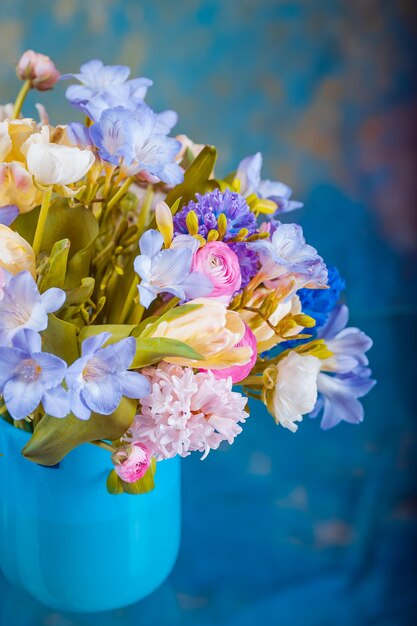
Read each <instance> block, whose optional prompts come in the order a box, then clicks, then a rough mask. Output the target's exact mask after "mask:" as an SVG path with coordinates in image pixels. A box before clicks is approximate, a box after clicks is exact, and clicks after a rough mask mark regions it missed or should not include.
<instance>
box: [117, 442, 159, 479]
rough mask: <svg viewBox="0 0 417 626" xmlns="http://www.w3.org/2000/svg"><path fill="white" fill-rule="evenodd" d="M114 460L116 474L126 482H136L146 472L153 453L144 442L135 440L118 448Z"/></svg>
mask: <svg viewBox="0 0 417 626" xmlns="http://www.w3.org/2000/svg"><path fill="white" fill-rule="evenodd" d="M112 461H113V464H114V470H115V472H116V474H117V475H118V476H119V477H120V478H121V479H122V480H124V481H125V483H134V482H136V481H137V480H139V478H142V477H143V476H144V475H145V474H146V472H147V470H148V467H149V465H150V463H151V455H150V452H149V450H148V448H147V447H146V446H145V445H144V444H143V443H139V442H135V443H132V444H127V445H124V446H120V448H117V450H116V452H114V453H113V455H112Z"/></svg>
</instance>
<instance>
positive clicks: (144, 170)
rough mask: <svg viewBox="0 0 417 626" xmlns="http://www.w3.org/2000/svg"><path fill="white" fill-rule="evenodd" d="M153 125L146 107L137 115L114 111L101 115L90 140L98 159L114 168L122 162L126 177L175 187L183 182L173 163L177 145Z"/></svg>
mask: <svg viewBox="0 0 417 626" xmlns="http://www.w3.org/2000/svg"><path fill="white" fill-rule="evenodd" d="M157 122H158V119H157V116H156V114H155V113H154V112H153V111H152V110H151V109H150V108H149V107H143V108H141V109H140V110H139V111H129V110H127V109H125V108H123V107H115V108H112V109H108V110H106V111H104V113H103V114H102V115H101V117H100V121H99V122H98V123H96V124H94V125H93V126H92V127H91V128H90V137H91V139H92V141H93V143H94V144H95V145H96V146H97V148H98V152H99V155H100V157H101V158H102V159H104V160H105V161H108V162H109V163H113V164H114V165H116V164H118V163H120V162H121V161H123V165H124V166H125V168H126V169H127V171H128V173H129V174H130V175H134V174H141V175H142V177H144V178H147V179H149V180H152V181H153V182H156V181H159V180H162V181H164V182H165V183H168V184H172V185H176V184H177V183H179V182H181V181H182V180H183V171H182V169H181V168H180V166H179V165H178V164H177V163H175V161H174V159H175V157H176V155H177V154H178V152H179V151H180V149H181V144H180V142H179V141H177V140H176V139H172V138H171V137H167V136H166V135H165V134H162V133H161V132H158V124H157ZM159 130H160V129H159Z"/></svg>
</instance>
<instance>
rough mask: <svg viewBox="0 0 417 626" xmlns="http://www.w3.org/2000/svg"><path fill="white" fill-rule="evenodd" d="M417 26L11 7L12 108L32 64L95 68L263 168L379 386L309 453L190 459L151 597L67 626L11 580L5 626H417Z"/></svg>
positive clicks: (262, 428)
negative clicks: (339, 302)
mask: <svg viewBox="0 0 417 626" xmlns="http://www.w3.org/2000/svg"><path fill="white" fill-rule="evenodd" d="M415 18H416V10H415V4H414V3H413V2H411V1H408V2H407V0H401V1H398V2H390V1H389V0H386V1H384V0H372V1H368V2H363V1H360V0H350V1H347V0H346V1H345V0H321V1H317V2H309V1H308V0H304V1H302V0H298V1H290V0H288V1H284V0H278V1H272V0H240V1H238V0H236V1H234V0H223V1H221V0H194V1H192V0H188V1H187V0H176V1H175V2H172V1H169V0H166V1H165V0H164V1H162V0H144V1H139V0H136V1H135V0H124V1H122V0H102V1H99V0H55V2H49V1H48V2H45V1H42V0H40V1H37V2H29V0H27V1H24V0H2V4H1V6H0V81H1V85H0V96H1V100H2V101H7V100H10V99H12V98H13V97H14V94H15V93H16V89H17V87H18V85H17V81H16V79H15V77H14V73H13V69H12V67H11V66H12V64H13V63H14V62H15V60H16V59H17V57H18V56H19V54H20V52H22V51H23V50H24V49H26V48H28V47H31V48H34V49H35V50H39V51H43V52H45V53H47V54H49V55H50V56H52V57H53V58H54V60H55V61H56V64H57V66H58V67H59V69H60V70H61V71H63V72H64V71H74V70H75V69H77V68H78V67H79V65H80V64H81V63H82V62H83V61H85V60H89V59H91V58H94V57H98V58H102V59H103V60H104V61H105V62H108V63H125V64H128V65H130V66H131V67H132V69H133V73H134V74H140V75H145V76H148V77H150V78H152V79H153V80H154V82H155V85H154V87H153V88H152V89H151V91H150V95H149V99H148V100H149V102H150V104H152V105H153V106H154V107H155V108H157V109H163V108H167V107H169V108H173V109H175V110H177V111H178V112H179V114H180V123H179V126H178V130H179V131H181V132H186V133H187V134H188V135H189V136H190V137H192V138H193V139H194V140H196V141H198V142H207V143H212V144H215V145H216V146H217V147H218V149H219V151H220V159H219V165H220V169H221V170H223V172H224V173H225V172H227V170H228V169H232V168H233V167H234V166H235V165H236V163H237V161H238V160H239V159H241V158H242V157H244V156H246V155H247V154H252V153H254V152H255V151H257V150H260V151H262V153H263V154H264V158H265V166H264V167H265V170H264V173H265V174H266V175H267V176H268V177H270V178H273V179H274V178H278V179H281V180H284V181H285V182H287V183H289V184H290V185H291V186H292V187H293V188H294V196H295V198H296V199H300V200H303V201H304V202H305V208H304V209H303V210H302V211H300V212H299V213H298V214H297V215H295V217H296V218H298V219H300V220H301V223H302V224H303V227H304V229H305V231H306V234H307V238H308V239H309V241H310V242H311V243H313V244H314V245H316V246H317V247H318V248H319V250H320V252H321V253H322V255H323V256H324V257H325V258H326V260H327V261H328V262H329V263H331V264H337V265H338V266H339V269H340V271H341V273H342V274H343V275H344V276H345V278H346V279H347V282H348V289H347V297H348V301H349V302H350V304H351V312H352V321H353V322H354V323H355V324H357V325H360V326H361V327H362V328H364V329H365V330H366V331H367V332H368V334H370V335H371V336H373V337H374V339H375V346H374V349H373V351H372V352H371V353H370V358H371V361H372V365H373V369H374V371H375V374H376V377H377V378H378V380H379V384H378V386H377V387H376V388H375V389H374V391H373V392H372V394H371V395H370V397H369V398H367V399H366V401H365V405H366V412H367V417H366V422H365V423H364V424H363V425H362V426H361V427H351V426H348V425H341V426H340V427H339V428H337V429H335V430H333V431H330V432H327V433H322V432H320V431H319V429H318V424H317V423H316V422H314V421H309V422H305V423H303V424H302V426H301V427H300V429H299V431H298V433H297V435H296V436H294V435H292V434H291V433H289V432H286V431H284V430H283V429H279V428H277V427H276V426H275V425H274V424H273V423H272V420H271V419H270V418H269V417H268V416H267V415H266V413H265V412H264V411H263V410H260V409H259V408H257V409H256V410H254V411H253V412H252V416H251V419H250V420H249V422H248V425H247V427H246V430H245V432H244V434H243V435H241V436H240V437H239V439H238V440H237V442H236V444H235V445H234V446H233V448H231V449H227V450H224V451H222V452H218V453H215V454H213V455H210V457H209V458H208V459H207V461H205V462H204V463H203V464H200V462H199V460H198V458H192V459H187V460H186V461H185V462H184V463H183V467H184V475H185V476H184V534H183V546H182V552H181V555H180V558H179V560H178V564H177V566H176V568H175V570H174V572H173V574H172V576H171V578H170V580H169V582H168V583H166V584H165V585H164V586H163V587H162V588H161V589H160V590H159V591H158V592H157V593H156V594H154V595H153V596H152V597H151V598H149V599H147V600H146V601H144V602H143V603H141V604H140V605H138V606H136V607H132V608H130V609H127V610H126V611H121V612H118V613H117V614H116V613H115V614H108V615H105V616H99V617H97V618H90V617H89V618H81V617H78V618H75V617H71V616H57V615H51V614H49V612H48V611H47V610H44V609H42V608H41V607H39V606H36V605H35V604H34V603H32V601H30V600H29V599H27V598H22V597H21V596H16V595H15V593H14V592H12V591H11V589H10V588H9V587H8V586H7V585H6V583H5V582H4V581H3V580H2V579H1V580H0V618H1V619H2V620H3V621H1V622H0V623H1V625H2V626H3V624H4V625H6V624H7V625H8V624H13V626H32V625H37V624H54V626H55V625H56V626H58V625H59V626H64V625H65V626H74V625H77V626H78V625H79V624H80V625H81V624H82V625H84V624H86V625H87V624H88V625H89V626H92V624H93V623H94V624H96V623H97V624H100V626H106V625H107V624H109V625H110V624H111V625H113V624H124V625H126V626H127V625H128V624H131V623H132V624H138V623H141V624H143V625H147V624H158V625H159V624H161V625H165V624H193V625H195V626H198V625H200V624H202V625H203V624H205V625H212V624H227V625H230V626H245V625H246V624H248V625H249V624H250V625H252V624H253V623H254V622H256V621H262V620H263V621H265V622H268V623H270V624H280V625H281V626H286V625H287V624H294V623H298V624H300V625H302V626H322V625H327V624H332V625H333V624H337V625H339V624H340V625H342V626H343V625H346V626H354V625H355V626H356V625H361V626H362V625H364V626H365V625H366V626H367V625H368V624H369V625H371V624H376V625H378V626H380V625H381V626H403V625H404V626H407V625H408V624H412V617H411V616H412V614H413V610H414V611H415V609H416V605H415V594H413V587H414V583H415V576H414V574H415V570H414V565H413V559H412V551H413V548H415V547H416V511H417V508H416V496H415V489H414V487H415V484H414V481H413V469H415V459H416V435H417V428H416V418H415V412H413V409H414V406H415V404H414V401H415V394H414V389H413V387H415V383H414V379H415V353H414V346H413V345H412V344H413V340H414V335H415V328H416V319H415V299H414V297H413V296H414V293H415V287H416V272H415V266H416V264H415V241H416V230H417V218H416V215H417V212H416V208H415V207H416V202H415V198H416V195H417V194H416V192H417V184H416V180H417V178H416V176H415V165H416V158H415V155H416V130H415V126H413V115H414V114H415V112H416V108H417V106H416V103H417V86H416V83H415V80H414V78H413V71H412V70H413V68H412V63H413V52H414V53H415V47H416V46H415V35H416V28H415V23H416V19H415ZM43 100H44V102H45V104H46V106H47V108H48V110H49V111H50V114H51V117H52V120H53V121H54V122H59V121H62V120H63V119H74V112H73V111H72V110H71V109H70V108H69V107H68V106H67V104H66V103H65V101H64V98H63V88H62V87H58V88H57V89H56V90H55V91H53V92H51V93H47V94H45V97H44V98H43ZM33 101H34V100H32V102H33ZM27 112H29V109H28V110H27ZM414 343H415V341H414ZM118 560H120V555H118ZM117 569H118V571H120V570H119V568H117ZM16 603H18V604H19V610H18V611H17V609H16Z"/></svg>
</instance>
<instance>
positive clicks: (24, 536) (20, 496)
mask: <svg viewBox="0 0 417 626" xmlns="http://www.w3.org/2000/svg"><path fill="white" fill-rule="evenodd" d="M27 440H28V434H27V433H24V432H23V431H21V430H18V429H16V428H12V427H11V426H9V424H7V423H6V422H4V421H1V423H0V449H1V450H2V453H3V454H4V459H3V463H2V464H1V466H0V483H1V485H2V496H1V500H0V568H1V570H2V571H3V574H4V575H5V576H6V578H7V579H8V580H9V581H10V582H12V584H13V585H17V586H18V587H20V588H21V589H22V590H24V591H26V592H28V593H29V594H30V596H32V598H34V599H36V600H38V601H39V602H41V603H43V604H45V605H46V606H49V607H50V608H52V609H55V610H60V611H77V612H78V611H80V612H87V611H88V612H95V611H104V610H110V609H118V608H120V607H123V606H126V605H129V604H133V603H134V602H137V601H138V600H141V599H142V598H143V597H145V596H147V595H148V594H149V593H151V592H152V591H154V590H155V589H156V588H157V587H158V586H159V585H160V584H161V583H162V582H163V581H164V580H165V578H166V577H167V575H168V574H169V572H170V571H171V569H172V567H173V565H174V562H175V559H176V556H177V553H178V548H179V540H180V526H181V512H180V509H181V502H180V500H181V495H180V462H179V459H170V460H169V461H163V462H162V463H160V464H158V470H157V474H156V475H155V480H157V481H158V489H157V490H154V491H153V492H151V493H148V494H144V495H143V496H142V497H140V498H135V497H131V496H130V497H129V496H128V495H126V494H123V495H120V496H111V495H110V494H109V493H107V490H106V486H105V482H106V478H107V476H108V473H109V455H108V454H107V453H106V452H105V451H104V450H102V449H100V448H96V447H94V446H91V445H84V446H81V447H79V448H77V449H76V450H75V451H73V452H72V453H70V454H69V455H68V456H67V457H65V459H64V460H63V461H62V462H61V463H60V464H59V466H57V467H53V468H48V467H41V466H40V465H36V464H34V463H30V462H29V461H27V460H26V459H25V458H24V457H23V456H21V455H20V450H21V448H22V447H23V445H24V444H25V443H26V441H27ZM4 620H5V617H4V615H3V622H2V623H9V624H13V623H14V622H13V616H12V615H10V618H9V621H8V622H5V621H4Z"/></svg>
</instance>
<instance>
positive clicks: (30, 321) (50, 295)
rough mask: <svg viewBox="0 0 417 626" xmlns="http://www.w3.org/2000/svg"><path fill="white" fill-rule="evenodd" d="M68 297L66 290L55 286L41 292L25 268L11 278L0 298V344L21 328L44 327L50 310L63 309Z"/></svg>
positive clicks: (10, 338) (51, 311) (39, 328)
mask: <svg viewBox="0 0 417 626" xmlns="http://www.w3.org/2000/svg"><path fill="white" fill-rule="evenodd" d="M65 298H66V295H65V291H63V290H62V289H58V288H56V287H52V288H51V289H47V290H46V291H45V292H44V293H42V294H40V293H39V290H38V287H37V285H36V282H35V281H34V279H33V278H32V276H31V274H30V273H29V272H28V271H26V270H25V271H23V272H19V273H18V274H16V275H15V276H12V277H11V278H8V279H7V281H6V284H5V286H4V287H3V297H2V299H1V300H0V344H3V345H4V344H8V343H10V342H11V340H12V338H13V336H14V335H15V333H17V332H18V331H19V330H23V329H30V330H36V331H40V330H45V328H46V327H47V326H48V313H53V312H54V311H57V310H58V309H60V308H61V307H62V305H63V304H64V302H65Z"/></svg>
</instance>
